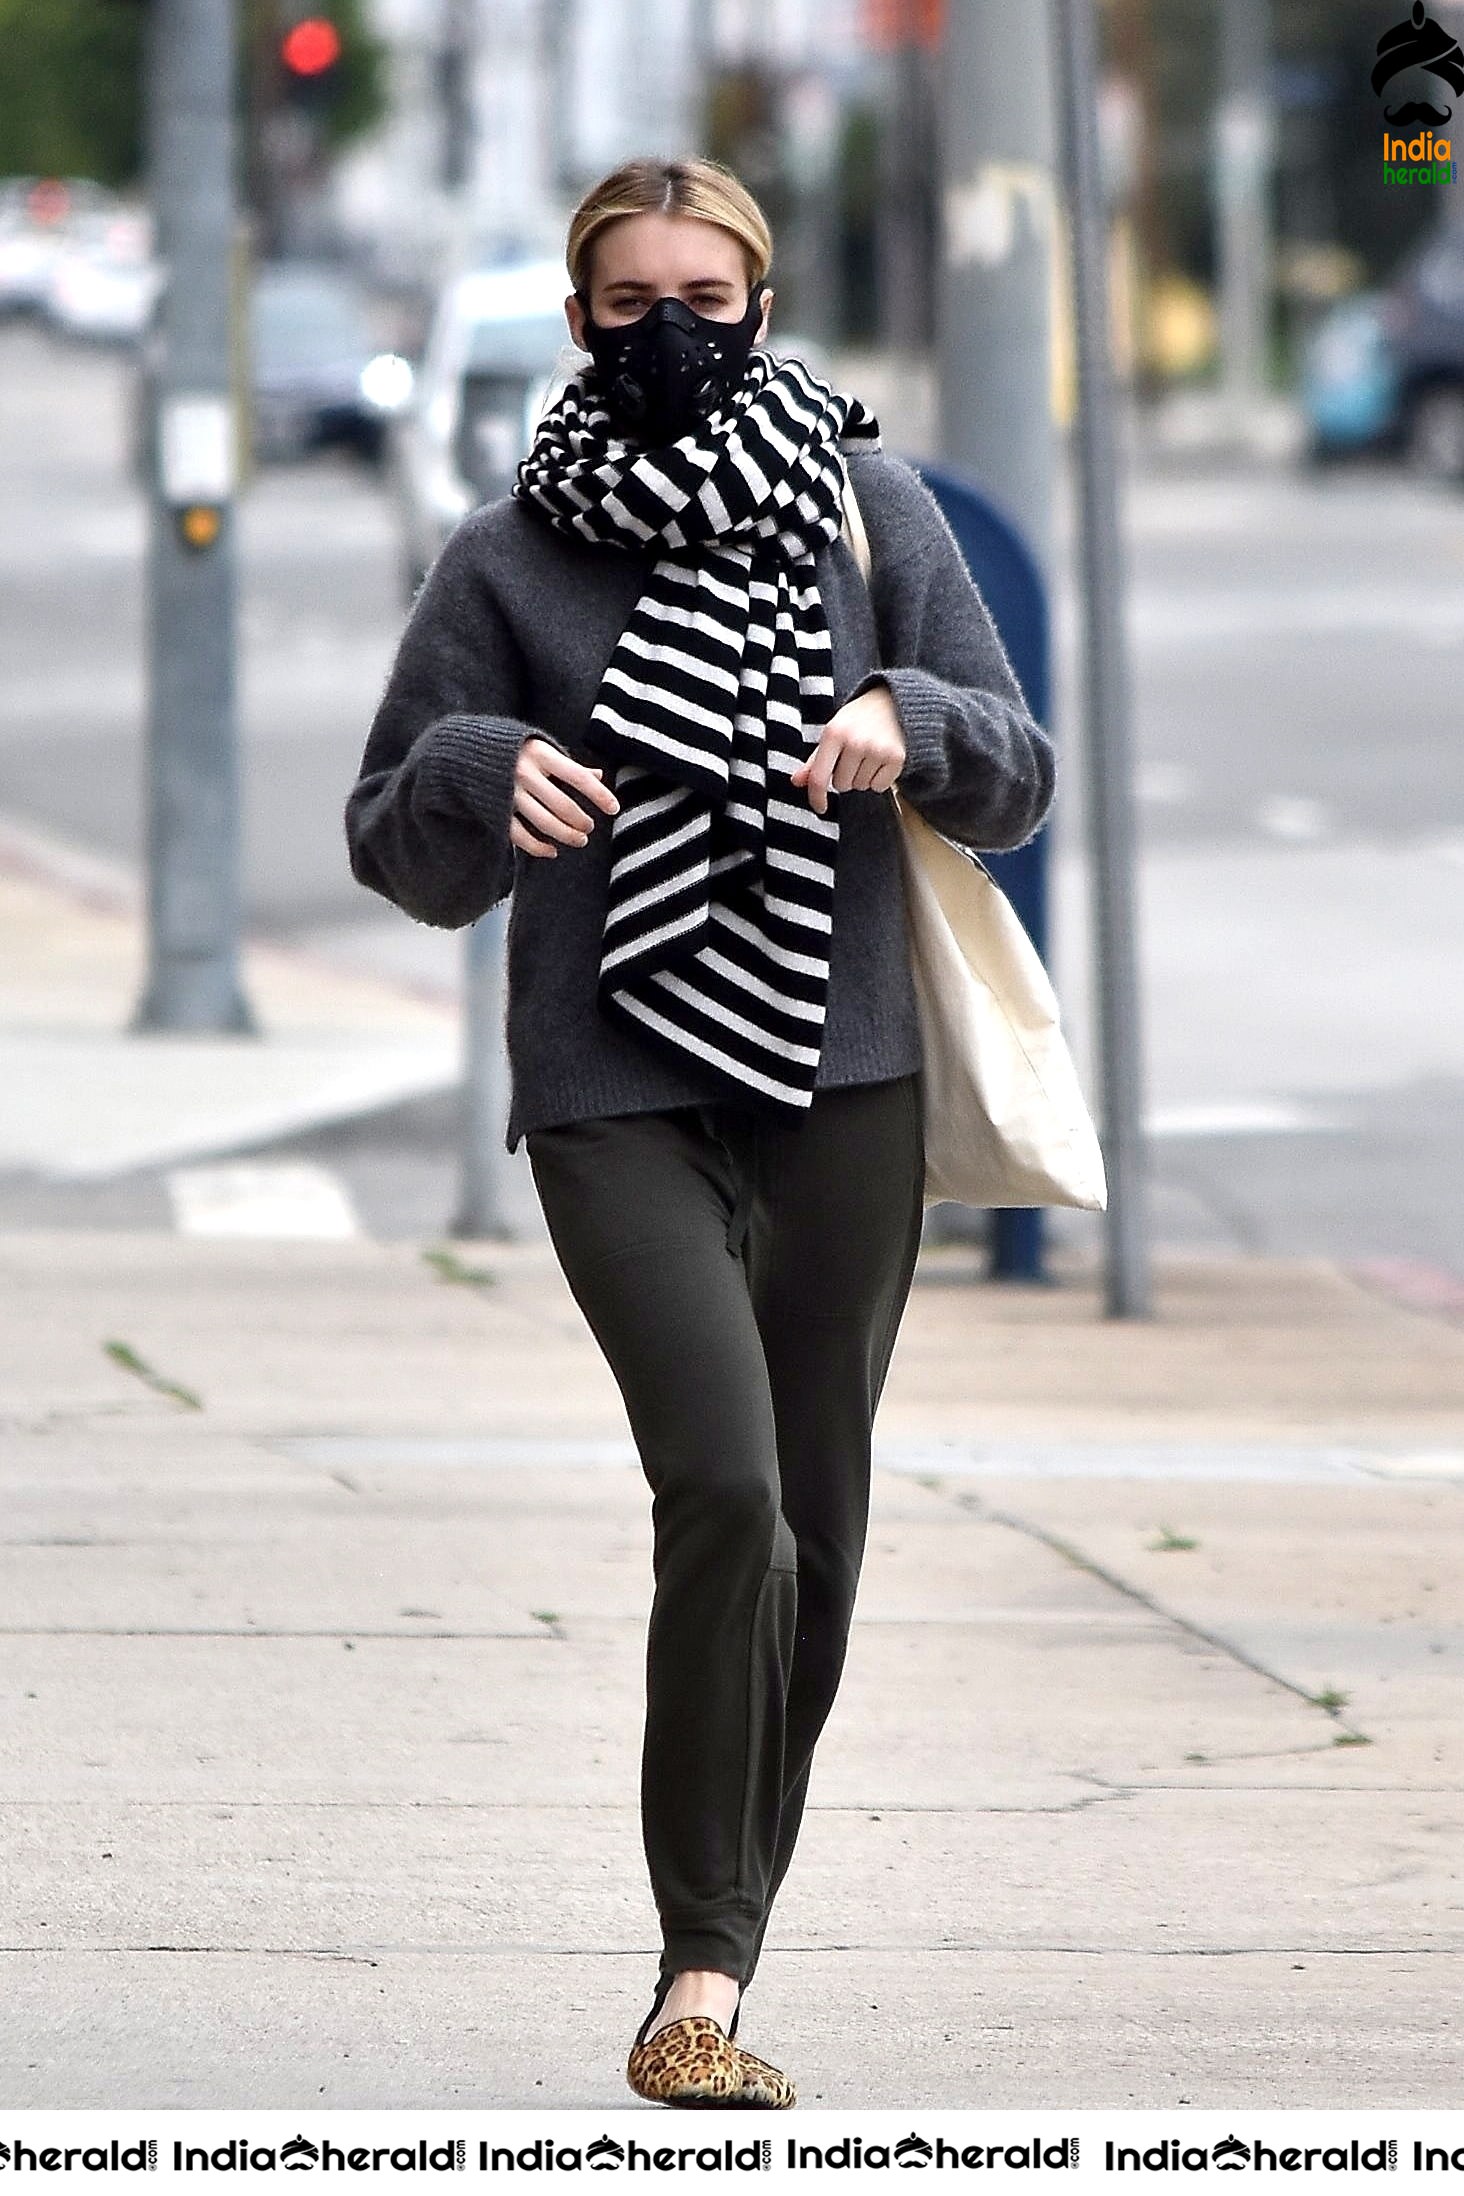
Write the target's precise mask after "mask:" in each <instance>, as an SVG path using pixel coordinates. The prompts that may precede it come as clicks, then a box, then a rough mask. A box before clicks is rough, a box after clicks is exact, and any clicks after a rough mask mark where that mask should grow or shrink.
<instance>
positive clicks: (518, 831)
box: [508, 816, 559, 859]
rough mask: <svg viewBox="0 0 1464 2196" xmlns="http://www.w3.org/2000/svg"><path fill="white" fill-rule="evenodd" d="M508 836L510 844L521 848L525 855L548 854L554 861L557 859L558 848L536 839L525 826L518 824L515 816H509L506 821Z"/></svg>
mask: <svg viewBox="0 0 1464 2196" xmlns="http://www.w3.org/2000/svg"><path fill="white" fill-rule="evenodd" d="M508 836H509V842H510V844H511V845H513V846H519V847H522V848H523V850H524V852H525V853H526V854H548V855H550V856H551V857H552V858H554V859H557V858H558V855H559V849H558V847H557V846H551V845H550V844H549V841H548V840H547V839H536V838H535V836H534V834H533V832H532V831H530V830H529V829H528V827H527V825H525V824H521V823H520V822H519V820H518V818H517V816H510V818H509V820H508Z"/></svg>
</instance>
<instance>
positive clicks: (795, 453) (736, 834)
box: [513, 350, 879, 1116]
mask: <svg viewBox="0 0 1464 2196" xmlns="http://www.w3.org/2000/svg"><path fill="white" fill-rule="evenodd" d="M841 441H857V442H858V443H859V445H860V446H861V447H863V448H874V449H877V448H878V447H879V427H878V423H877V422H876V420H875V419H874V416H873V414H872V413H870V412H869V411H868V410H867V409H866V407H865V406H864V405H863V404H862V403H861V402H860V400H859V399H858V398H857V397H853V396H847V395H839V394H836V393H835V392H834V391H833V390H832V389H830V388H829V387H828V386H827V384H826V383H824V382H823V381H821V380H820V379H819V378H818V377H817V376H816V375H815V374H813V373H811V372H810V370H809V369H808V368H807V367H806V366H805V365H804V364H803V363H802V361H801V360H799V359H796V358H792V357H789V358H784V359H782V360H778V359H775V358H773V357H772V356H770V355H769V354H768V353H767V352H766V351H763V350H755V351H754V352H753V353H752V356H751V358H750V359H749V361H748V366H747V371H746V374H745V376H744V377H743V379H742V380H741V381H740V382H739V384H738V386H737V388H736V389H735V391H733V393H732V394H731V396H730V397H729V399H728V400H727V403H726V404H725V406H723V407H722V408H721V409H720V410H719V411H718V412H716V413H714V414H713V416H712V418H711V419H710V420H709V421H708V422H707V423H706V424H705V425H704V426H703V427H702V428H701V429H700V430H699V431H698V432H697V433H695V434H692V435H686V436H684V437H683V438H682V439H681V441H679V442H676V443H673V444H672V445H671V446H670V447H669V448H667V449H660V450H651V449H643V448H641V447H640V446H639V445H637V444H635V443H630V442H626V441H623V440H621V439H620V438H619V437H618V436H617V435H616V433H615V430H614V428H613V426H612V423H611V420H610V416H609V414H608V412H607V411H606V408H605V405H604V403H603V400H602V399H601V397H600V395H599V393H598V390H597V387H596V380H595V376H594V373H593V370H592V369H587V370H586V373H585V375H584V376H583V377H582V378H581V379H580V380H577V381H573V382H571V383H570V385H569V387H568V388H567V389H566V390H565V392H564V394H563V396H562V397H561V398H560V400H559V402H558V403H557V404H556V405H555V406H554V407H553V409H552V410H551V411H550V412H549V413H548V414H546V416H545V418H544V419H543V421H542V422H541V423H540V426H539V430H538V433H537V435H536V436H535V439H534V444H533V448H532V449H531V450H530V452H529V455H528V456H527V458H526V459H525V460H524V462H523V464H522V465H521V466H520V468H519V472H518V478H517V480H516V483H515V486H514V491H513V492H514V495H515V496H516V497H519V498H520V499H522V500H523V501H526V502H528V503H530V504H531V505H533V506H534V508H536V509H537V510H539V511H541V512H542V513H543V514H544V516H545V517H546V518H547V519H548V520H549V522H550V524H551V525H553V526H555V527H556V528H557V529H558V530H559V531H560V532H562V533H564V534H567V535H570V536H572V537H574V538H575V539H578V540H581V541H585V542H592V543H596V544H598V545H603V546H611V547H615V548H620V549H625V550H628V551H632V552H635V553H638V554H642V555H645V554H649V553H654V554H655V556H656V561H655V563H654V565H653V566H652V569H651V574H650V579H649V581H648V583H647V585H646V588H645V591H644V592H643V594H642V595H641V597H640V600H639V601H638V602H637V604H636V606H635V609H634V610H633V612H632V613H631V616H630V619H629V622H628V623H627V625H626V627H625V630H624V631H623V632H622V634H621V636H620V639H619V641H618V642H617V644H616V647H615V651H614V653H613V655H612V656H611V658H610V662H609V665H608V666H607V668H606V671H605V675H604V678H603V681H602V683H601V686H600V690H599V693H598V695H597V697H596V700H595V705H594V708H593V711H592V712H591V717H590V724H589V727H588V729H587V732H586V735H585V738H586V743H587V744H588V745H589V746H590V747H591V748H593V749H594V750H595V752H597V753H600V754H603V755H605V756H606V757H607V759H608V758H613V760H614V762H615V764H616V766H617V767H616V768H615V771H614V774H613V777H612V778H611V781H610V782H611V786H612V790H613V791H614V793H615V795H616V797H617V798H618V800H619V802H620V808H619V812H618V813H617V814H616V816H615V817H614V818H613V820H612V825H611V830H612V838H611V854H610V865H611V866H610V877H609V890H608V898H607V904H606V914H605V926H604V932H603V938H602V944H601V957H600V975H599V991H598V997H599V1001H600V1005H601V1007H602V1009H603V1010H604V1011H605V1012H606V1013H607V1014H609V1015H611V1016H612V1017H618V1018H620V1019H621V1020H622V1022H623V1024H624V1025H625V1026H627V1027H630V1028H633V1029H634V1030H635V1031H637V1032H638V1033H639V1034H640V1035H641V1036H642V1037H645V1038H648V1039H650V1040H651V1041H653V1042H659V1043H661V1044H664V1045H666V1046H669V1047H670V1048H671V1049H672V1050H673V1051H675V1052H677V1053H679V1054H681V1055H682V1056H686V1055H689V1056H690V1057H691V1058H693V1059H695V1060H696V1061H697V1062H699V1063H700V1065H701V1066H702V1067H703V1068H704V1069H707V1070H710V1071H711V1073H712V1074H713V1076H714V1077H715V1078H716V1079H717V1080H718V1081H719V1082H720V1083H722V1084H724V1085H725V1086H727V1087H729V1088H732V1089H734V1090H735V1091H736V1092H737V1093H738V1094H739V1095H741V1096H742V1097H744V1098H751V1099H752V1100H753V1101H754V1102H760V1103H762V1104H765V1105H766V1106H767V1107H768V1108H770V1109H772V1110H774V1111H776V1112H781V1113H783V1114H785V1115H789V1114H791V1115H794V1116H801V1115H802V1114H803V1113H804V1112H805V1111H806V1109H807V1107H808V1106H809V1104H810V1103H811V1101H812V1097H813V1086H814V1078H815V1076H816V1074H817V1072H818V1062H819V1054H820V1050H821V1047H822V1042H823V1026H824V1016H825V1007H826V999H827V991H828V976H829V950H830V941H831V937H832V931H833V897H834V865H835V860H836V857H837V853H838V845H839V823H838V801H839V795H838V794H837V793H836V792H833V791H831V792H830V795H829V806H828V811H827V813H826V814H825V815H823V816H819V815H817V814H815V812H814V810H813V808H812V807H811V806H810V805H809V801H808V796H807V793H806V791H804V790H803V789H801V788H797V787H792V786H789V785H788V783H787V778H788V774H789V772H790V771H792V770H793V769H795V768H796V766H797V765H798V764H799V763H800V762H802V761H803V760H804V759H805V757H806V756H807V755H808V753H809V752H810V751H811V750H812V749H813V748H814V747H815V746H816V745H817V742H818V737H819V734H820V732H821V731H822V730H823V727H824V725H825V724H826V723H827V721H828V719H829V717H830V716H831V715H832V713H833V700H834V684H833V677H832V648H831V642H830V638H829V628H828V621H827V619H826V618H825V616H824V609H823V603H822V601H821V600H820V597H819V591H818V584H817V581H816V579H815V577H814V562H813V558H814V551H815V550H816V549H817V548H819V547H820V546H822V545H823V544H824V543H826V542H829V541H831V540H832V539H833V538H834V536H835V535H836V534H837V533H838V532H839V531H840V528H841V525H842V523H843V485H844V474H843V460H842V457H841V454H840V449H839V445H840V443H841Z"/></svg>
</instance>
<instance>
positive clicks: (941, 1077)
mask: <svg viewBox="0 0 1464 2196" xmlns="http://www.w3.org/2000/svg"><path fill="white" fill-rule="evenodd" d="M844 525H845V531H846V533H847V535H848V539H849V544H850V547H851V548H852V549H853V551H854V555H855V558H856V560H857V561H858V564H859V569H860V570H861V572H862V573H863V574H864V578H865V581H866V583H867V582H868V580H869V577H870V571H871V563H870V553H869V537H868V535H867V534H866V532H865V529H864V521H863V518H862V516H861V514H860V510H859V505H858V502H857V500H856V498H855V495H854V491H853V488H852V487H851V486H850V485H849V481H848V475H847V473H846V475H845V497H844ZM891 798H892V799H893V800H894V802H895V805H896V807H897V809H898V811H899V816H900V825H901V830H900V846H901V867H902V872H903V876H904V886H905V906H906V912H907V917H908V927H909V933H910V956H911V963H912V966H913V970H914V977H915V994H916V998H917V1000H918V1002H919V1007H920V1031H921V1047H922V1052H923V1058H924V1074H923V1077H922V1082H923V1085H924V1116H925V1202H926V1204H927V1205H934V1204H940V1203H942V1202H946V1201H950V1202H954V1203H957V1204H962V1205H978V1206H982V1207H995V1206H1004V1205H1076V1206H1079V1207H1081V1208H1082V1209H1083V1210H1085V1211H1088V1212H1101V1211H1103V1209H1104V1207H1105V1206H1106V1204H1107V1202H1108V1189H1107V1183H1106V1180H1105V1177H1104V1171H1103V1154H1102V1151H1101V1150H1100V1148H1099V1143H1098V1137H1097V1134H1096V1132H1095V1130H1094V1127H1093V1123H1092V1120H1091V1118H1090V1116H1089V1113H1088V1108H1087V1105H1086V1103H1085V1102H1084V1098H1083V1092H1082V1086H1081V1085H1080V1083H1079V1081H1078V1075H1077V1070H1076V1068H1075V1067H1074V1066H1073V1061H1072V1055H1071V1054H1070V1052H1069V1051H1068V1048H1067V1043H1066V1040H1065V1039H1064V1037H1063V1034H1062V1028H1061V1022H1060V1018H1059V1014H1058V1005H1057V997H1056V994H1055V993H1054V991H1053V988H1052V985H1051V983H1050V982H1049V980H1048V975H1047V971H1046V969H1045V968H1044V967H1043V965H1042V961H1041V958H1040V956H1039V955H1038V953H1037V950H1036V948H1035V946H1034V945H1033V944H1032V941H1031V939H1030V938H1029V937H1028V936H1027V933H1026V931H1025V930H1024V929H1023V928H1022V925H1021V922H1020V921H1019V919H1018V917H1017V914H1016V911H1015V909H1014V908H1013V907H1012V905H1011V902H1010V901H1009V900H1008V898H1007V896H1006V894H1005V893H1004V892H1003V891H1002V889H1001V887H1000V885H998V884H997V882H996V880H995V878H994V877H992V876H991V874H990V873H989V871H988V870H986V869H985V868H984V867H983V865H982V864H981V863H980V862H979V861H978V860H977V858H976V856H975V855H974V854H972V853H970V852H968V851H967V849H966V848H964V847H961V846H957V845H956V843H955V842H954V840H951V839H948V838H946V837H945V835H944V833H942V832H939V831H937V830H936V829H935V828H934V826H933V825H931V824H929V823H927V822H926V821H925V818H924V817H923V816H921V815H919V814H918V813H917V812H916V810H915V809H914V808H913V807H912V806H911V805H910V804H909V803H908V802H906V801H902V800H901V799H900V797H899V794H898V793H897V792H894V791H893V790H892V792H891Z"/></svg>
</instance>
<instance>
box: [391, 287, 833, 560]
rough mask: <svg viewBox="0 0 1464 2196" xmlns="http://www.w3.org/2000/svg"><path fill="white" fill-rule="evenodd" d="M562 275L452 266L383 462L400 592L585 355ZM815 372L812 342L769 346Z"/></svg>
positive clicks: (487, 488)
mask: <svg viewBox="0 0 1464 2196" xmlns="http://www.w3.org/2000/svg"><path fill="white" fill-rule="evenodd" d="M568 291H569V278H568V276H567V275H566V273H565V271H564V263H563V261H562V260H559V259H537V260H532V261H529V262H526V263H524V264H522V265H519V266H516V267H495V268H490V269H484V270H479V271H477V272H474V273H470V274H463V275H459V276H458V277H457V279H456V280H455V281H453V282H451V283H449V284H448V286H447V288H446V289H445V291H444V292H443V295H442V298H441V301H440V303H439V305H438V309H437V312H436V314H435V315H434V317H433V321H432V325H431V328H430V330H429V333H428V338H427V344H426V347H425V350H424V352H423V357H422V363H421V367H420V369H419V371H418V374H417V381H416V387H415V390H414V393H413V399H412V402H411V404H410V406H409V407H408V408H407V409H406V410H405V411H404V412H403V413H402V414H401V416H400V418H399V419H398V421H397V423H396V425H395V427H394V428H393V430H392V435H391V441H390V449H389V453H388V461H387V462H388V469H389V472H390V476H391V480H392V485H393V489H394V491H395V494H396V499H397V504H398V508H399V511H400V514H401V527H402V582H403V590H404V594H405V597H406V600H407V601H408V602H411V600H412V599H413V597H414V596H415V594H416V592H417V589H418V588H419V587H420V586H421V584H422V581H423V579H424V578H425V576H426V573H427V570H428V567H429V566H430V565H431V563H432V561H433V559H434V558H435V557H436V555H437V553H438V551H439V550H440V549H441V547H442V545H443V543H444V542H445V541H446V540H447V537H448V535H449V534H450V533H451V532H452V530H453V528H454V527H455V526H456V525H457V524H458V522H459V521H460V520H461V519H463V518H465V517H466V516H467V514H468V512H469V511H472V510H474V509H476V508H477V506H478V505H479V504H481V503H491V502H493V501H495V500H496V499H497V498H498V497H500V496H505V495H507V494H508V492H509V489H510V488H511V487H512V486H513V478H514V474H515V472H516V471H517V469H518V466H519V462H520V460H521V459H522V458H523V456H524V454H525V452H526V451H527V449H528V447H529V444H530V442H531V441H532V439H533V434H534V428H535V426H536V424H537V422H538V420H539V417H540V415H541V414H542V412H543V411H544V410H545V409H546V408H547V407H548V406H549V405H550V404H552V403H553V402H554V400H555V398H556V397H557V396H558V395H559V392H560V391H561V389H562V388H563V387H564V384H565V383H566V381H567V380H569V378H570V377H571V376H572V375H573V374H575V373H577V372H578V371H579V369H580V368H581V367H582V366H585V365H587V364H588V363H589V361H588V359H587V357H586V354H585V353H584V352H583V351H579V350H576V348H575V346H574V345H573V343H571V341H570V340H569V331H568V328H567V327H566V324H565V319H564V300H565V297H566V296H567V294H568ZM769 347H770V349H773V350H776V351H778V352H780V353H786V352H789V351H795V352H796V353H797V354H798V355H799V356H800V357H802V358H804V359H806V360H807V361H808V363H809V365H810V366H812V367H813V368H814V370H815V372H818V373H827V371H828V362H827V359H826V357H825V355H824V353H823V352H822V351H821V350H820V348H819V347H818V345H816V344H814V343H812V342H809V341H805V340H804V339H802V338H799V337H796V336H787V337H780V338H779V339H778V340H776V341H775V342H773V343H772V344H770V346H769Z"/></svg>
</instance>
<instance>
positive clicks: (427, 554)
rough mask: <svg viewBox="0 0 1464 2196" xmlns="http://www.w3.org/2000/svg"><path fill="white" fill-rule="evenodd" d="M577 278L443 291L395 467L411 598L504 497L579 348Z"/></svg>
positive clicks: (542, 273)
mask: <svg viewBox="0 0 1464 2196" xmlns="http://www.w3.org/2000/svg"><path fill="white" fill-rule="evenodd" d="M568 288H569V279H568V277H567V275H566V274H565V271H564V265H563V262H562V261H560V260H557V259H541V260H531V261H529V262H527V263H525V264H523V265H520V266H516V267H495V268H490V269H488V270H485V271H482V272H475V273H471V274H463V275H459V276H458V277H457V278H456V279H455V280H454V281H452V282H450V283H449V284H448V285H447V287H446V289H445V290H444V291H443V294H442V297H441V298H440V300H439V302H438V306H437V310H436V312H435V313H434V315H433V318H432V324H431V327H430V329H429V331H428V336H427V342H426V346H425V348H424V350H423V354H422V361H421V364H420V366H419V368H418V370H417V377H416V384H415V387H414V389H413V392H412V401H411V403H410V405H409V406H408V407H407V408H406V409H405V410H404V411H403V412H402V414H401V415H400V417H399V418H398V420H397V422H396V425H395V427H394V428H393V431H392V435H391V443H390V449H389V452H388V460H387V463H388V470H389V473H390V477H391V483H392V488H393V491H394V493H395V496H396V501H397V507H398V510H399V513H400V517H401V529H402V578H403V584H404V588H405V592H406V597H407V600H408V601H409V602H410V600H411V599H412V597H413V596H414V595H415V594H416V591H417V589H418V588H419V587H420V586H421V584H422V580H423V578H424V577H425V575H426V572H427V568H428V566H429V565H430V564H431V563H432V561H433V559H434V558H435V557H436V555H437V552H438V550H439V549H440V548H441V547H442V544H443V543H444V542H445V541H446V539H447V537H448V535H449V534H450V533H451V532H452V530H453V528H454V527H455V526H456V525H457V523H458V521H459V520H460V519H463V518H465V517H466V516H467V514H468V512H469V511H471V510H473V509H474V508H475V506H476V505H478V504H480V503H487V502H491V501H492V500H493V499H494V498H495V497H497V496H502V495H506V494H507V493H508V490H509V488H510V486H511V485H512V482H513V475H514V470H515V468H516V467H517V465H518V463H519V460H520V458H521V457H522V456H523V454H524V452H525V450H526V449H527V448H528V445H529V440H530V438H531V436H532V434H533V429H534V422H535V421H536V419H537V418H538V416H539V412H540V410H541V408H542V406H543V404H544V402H545V400H546V398H547V397H548V395H549V392H550V388H551V385H552V383H553V382H554V380H555V377H556V375H557V374H558V373H560V372H562V371H564V370H565V369H566V368H567V369H568V370H569V371H572V370H573V367H574V364H575V363H577V362H578V360H579V359H580V356H581V354H580V353H579V352H577V351H575V350H574V348H573V346H572V345H571V344H570V342H569V334H568V330H567V329H566V327H565V323H564V299H565V295H566V292H567V291H568Z"/></svg>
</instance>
